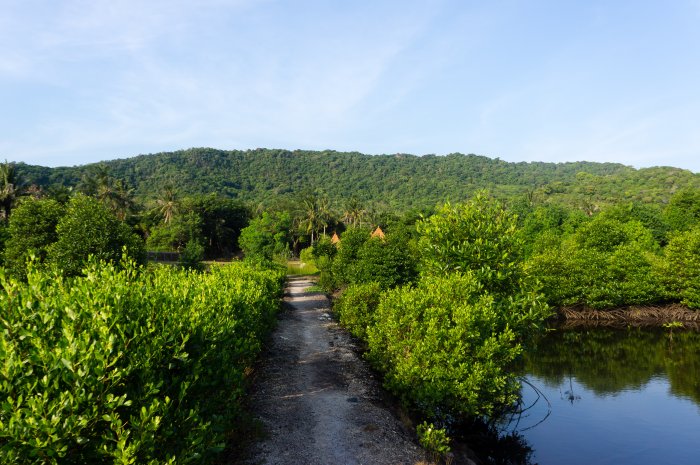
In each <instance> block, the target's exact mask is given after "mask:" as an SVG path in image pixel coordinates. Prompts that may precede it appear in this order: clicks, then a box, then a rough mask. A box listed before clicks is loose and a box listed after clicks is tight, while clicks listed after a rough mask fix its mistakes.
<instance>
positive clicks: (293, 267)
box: [287, 260, 318, 275]
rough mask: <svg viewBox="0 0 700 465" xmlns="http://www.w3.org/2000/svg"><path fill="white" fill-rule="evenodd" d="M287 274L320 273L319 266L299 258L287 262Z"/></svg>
mask: <svg viewBox="0 0 700 465" xmlns="http://www.w3.org/2000/svg"><path fill="white" fill-rule="evenodd" d="M287 274H291V275H315V274H318V268H316V267H315V266H314V265H312V264H311V263H304V262H300V261H298V260H294V261H291V260H290V261H288V262H287Z"/></svg>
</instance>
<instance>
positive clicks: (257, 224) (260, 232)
mask: <svg viewBox="0 0 700 465" xmlns="http://www.w3.org/2000/svg"><path fill="white" fill-rule="evenodd" d="M291 223H292V220H291V217H290V215H289V213H287V212H283V213H270V212H263V214H262V216H260V217H259V218H255V219H253V220H251V221H250V224H249V225H248V226H247V227H245V228H243V230H241V235H240V237H239V238H238V245H239V246H240V247H241V250H243V253H244V254H245V256H246V257H247V258H258V259H265V260H272V259H274V258H275V257H277V256H280V255H286V254H288V253H289V235H290V234H289V231H290V228H291Z"/></svg>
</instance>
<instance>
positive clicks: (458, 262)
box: [416, 192, 522, 292]
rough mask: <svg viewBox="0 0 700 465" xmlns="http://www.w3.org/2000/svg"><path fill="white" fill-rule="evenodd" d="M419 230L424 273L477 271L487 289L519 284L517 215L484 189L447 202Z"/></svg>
mask: <svg viewBox="0 0 700 465" xmlns="http://www.w3.org/2000/svg"><path fill="white" fill-rule="evenodd" d="M416 228H417V230H418V232H419V233H420V235H421V236H420V239H419V241H418V247H419V249H420V253H421V258H422V261H421V266H422V269H421V272H422V273H424V274H433V275H441V274H444V273H446V272H450V271H461V272H468V271H473V272H474V273H475V276H476V279H477V281H478V282H479V283H481V284H482V285H483V286H484V288H485V289H486V290H488V291H496V292H507V290H508V289H510V288H512V287H514V286H516V285H517V280H518V279H519V277H520V263H521V253H522V241H521V239H520V238H519V237H518V236H517V235H516V234H515V231H516V218H515V216H514V215H513V214H512V213H510V212H508V211H507V210H506V209H505V208H504V207H503V205H502V204H501V203H500V202H498V201H497V200H495V199H492V198H490V197H488V196H487V195H486V194H485V193H484V192H480V193H478V194H477V195H476V196H474V197H473V198H472V199H471V200H469V201H468V202H466V203H463V204H458V205H450V204H449V203H447V204H445V205H443V206H442V207H441V208H439V209H438V211H437V213H436V214H435V215H433V216H431V217H429V218H428V219H426V220H424V221H421V222H419V223H418V224H417V225H416Z"/></svg>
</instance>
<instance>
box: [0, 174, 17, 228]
mask: <svg viewBox="0 0 700 465" xmlns="http://www.w3.org/2000/svg"><path fill="white" fill-rule="evenodd" d="M19 193H20V186H19V175H18V174H17V169H16V168H15V164H14V163H8V162H7V161H5V163H0V219H7V218H9V217H10V214H11V212H12V208H13V207H14V204H15V202H16V200H17V197H18V196H19Z"/></svg>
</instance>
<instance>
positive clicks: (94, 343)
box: [0, 262, 283, 465]
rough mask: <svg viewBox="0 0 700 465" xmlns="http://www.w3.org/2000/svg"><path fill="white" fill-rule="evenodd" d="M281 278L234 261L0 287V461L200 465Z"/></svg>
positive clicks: (225, 419) (216, 443)
mask: <svg viewBox="0 0 700 465" xmlns="http://www.w3.org/2000/svg"><path fill="white" fill-rule="evenodd" d="M282 280H283V274H282V273H279V272H274V271H273V272H271V271H270V270H263V269H257V268H254V267H251V266H248V265H245V264H242V263H235V264H231V265H228V266H222V267H215V268H214V269H212V272H211V273H207V274H194V273H191V272H187V271H184V270H177V269H173V268H170V267H156V268H155V269H154V270H152V271H150V272H145V271H140V270H139V269H137V268H136V267H135V266H134V264H133V262H132V263H125V264H124V266H123V269H121V270H120V269H118V268H116V267H115V266H114V265H100V266H97V265H95V264H94V262H93V263H91V264H88V266H87V268H86V273H85V276H83V277H77V278H72V279H65V278H63V277H62V276H61V275H57V274H52V273H48V272H37V271H30V272H29V274H28V283H21V282H19V281H15V280H12V279H7V278H6V277H2V278H1V284H2V293H0V306H1V307H2V308H3V312H2V313H0V328H2V331H1V332H0V358H1V359H2V360H3V363H2V364H0V399H2V400H0V462H1V463H23V464H46V463H49V464H59V463H60V464H76V465H77V464H85V463H90V464H108V463H109V464H111V463H120V464H133V463H137V464H141V463H144V464H153V465H156V464H165V463H211V461H212V459H213V457H214V456H215V455H217V453H218V452H219V451H220V450H221V449H222V447H223V444H224V440H225V438H226V435H227V434H228V432H229V431H231V429H232V428H234V427H235V425H236V423H237V422H238V421H239V417H238V416H239V414H240V408H239V405H240V399H241V395H242V392H243V379H244V370H245V367H246V366H248V365H249V364H250V363H251V362H252V360H253V359H254V358H255V356H256V354H257V353H258V352H259V350H260V348H261V339H262V338H263V337H264V335H265V334H266V333H267V331H269V329H270V328H271V326H272V324H273V322H274V315H275V312H276V310H277V308H278V303H279V297H280V293H281V288H282ZM222 406H223V408H222Z"/></svg>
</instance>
